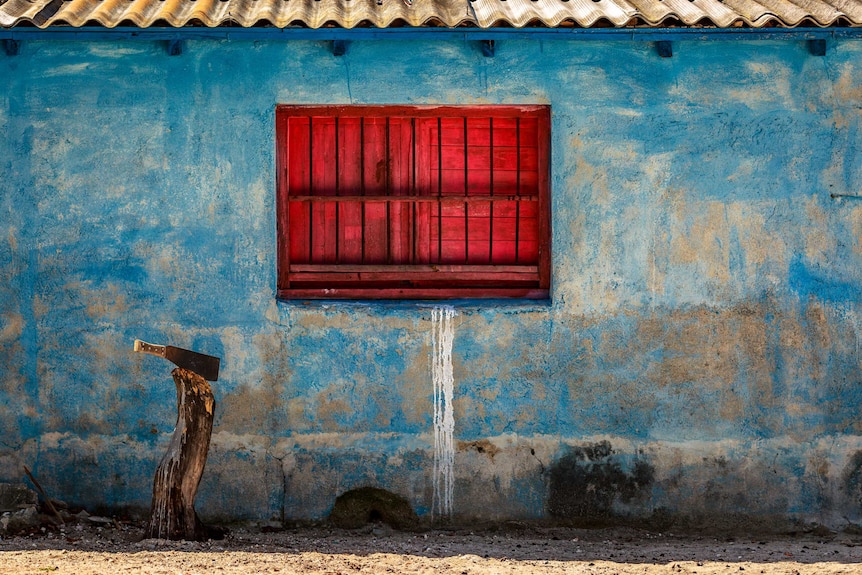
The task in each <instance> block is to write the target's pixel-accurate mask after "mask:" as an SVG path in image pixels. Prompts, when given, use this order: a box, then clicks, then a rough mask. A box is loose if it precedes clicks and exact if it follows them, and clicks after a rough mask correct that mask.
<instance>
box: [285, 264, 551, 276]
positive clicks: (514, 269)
mask: <svg viewBox="0 0 862 575" xmlns="http://www.w3.org/2000/svg"><path fill="white" fill-rule="evenodd" d="M290 271H291V273H312V272H314V273H324V272H346V273H399V274H414V273H423V274H425V273H436V274H454V273H465V274H466V273H480V272H481V273H486V272H487V273H490V274H492V275H493V274H501V273H509V274H534V275H535V274H537V273H539V268H538V267H537V266H494V265H480V266H471V265H443V264H440V265H415V266H407V265H389V266H387V265H368V266H365V265H349V264H334V265H326V264H322V265H315V264H291V266H290Z"/></svg>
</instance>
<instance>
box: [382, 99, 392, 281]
mask: <svg viewBox="0 0 862 575" xmlns="http://www.w3.org/2000/svg"><path fill="white" fill-rule="evenodd" d="M389 120H390V117H389V116H386V151H385V152H384V161H385V164H384V168H385V170H386V196H387V197H389V196H392V195H393V194H392V156H391V153H392V150H391V148H390V146H391V145H392V143H391V141H390V138H389ZM386 263H389V264H391V263H393V262H392V202H386Z"/></svg>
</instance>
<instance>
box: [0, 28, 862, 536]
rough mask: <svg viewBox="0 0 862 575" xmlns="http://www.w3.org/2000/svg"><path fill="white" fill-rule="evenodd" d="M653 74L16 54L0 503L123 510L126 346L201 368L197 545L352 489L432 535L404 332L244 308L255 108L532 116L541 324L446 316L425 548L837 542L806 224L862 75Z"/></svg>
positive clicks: (248, 297) (429, 415) (845, 65)
mask: <svg viewBox="0 0 862 575" xmlns="http://www.w3.org/2000/svg"><path fill="white" fill-rule="evenodd" d="M677 44H678V46H675V50H674V52H675V53H674V57H673V58H669V59H664V58H658V57H656V55H655V52H654V50H653V48H652V47H651V46H649V45H648V44H646V43H627V42H606V43H589V42H562V41H560V42H553V41H544V42H539V41H530V40H518V41H514V40H512V41H508V40H507V41H500V42H498V43H497V45H496V54H495V56H494V57H493V58H485V57H484V56H482V55H481V52H480V51H479V50H478V49H477V47H476V46H475V45H473V44H471V43H464V42H454V41H440V42H433V41H418V40H417V41H405V42H386V41H364V42H354V43H351V45H350V48H349V50H348V51H347V53H346V54H345V55H344V56H340V57H333V56H332V54H331V50H330V46H329V45H328V43H326V42H310V41H309V42H305V41H297V42H290V43H282V42H268V41H258V42H238V41H237V42H233V41H188V42H187V43H186V47H185V50H184V52H183V54H182V55H181V56H178V57H168V56H167V55H166V54H165V52H164V49H163V46H161V45H159V44H158V43H156V42H153V43H143V42H101V43H86V42H73V43H66V42H50V41H28V42H26V43H25V44H24V45H23V49H22V51H21V53H20V54H19V55H18V56H15V57H8V58H3V59H0V78H2V80H0V82H2V86H3V90H0V133H2V134H3V136H4V137H3V138H2V139H0V152H2V153H0V176H2V178H0V181H2V182H3V194H0V214H2V217H0V274H2V276H3V278H4V281H3V282H0V364H2V366H3V368H2V371H0V480H2V481H16V482H17V481H20V480H21V476H20V472H19V471H16V470H18V469H19V468H20V466H21V465H24V464H26V465H29V466H30V467H31V468H33V469H34V471H35V472H36V474H37V476H38V477H39V478H40V480H41V481H42V482H43V483H44V484H45V486H46V488H47V489H49V491H50V492H51V493H52V494H56V496H57V497H59V498H61V499H65V500H68V501H70V502H75V503H78V504H82V505H89V506H96V507H98V506H103V507H124V506H129V507H135V508H139V509H146V508H147V507H148V506H149V497H150V490H151V485H152V474H153V472H154V470H155V466H156V463H157V462H158V459H159V458H160V456H161V453H162V452H163V450H164V448H165V444H166V441H167V440H168V438H169V437H170V432H171V429H172V426H173V423H174V421H175V419H176V411H175V405H174V402H175V390H174V389H173V385H172V383H171V381H170V377H169V365H167V364H165V363H164V362H160V361H159V360H156V359H154V358H151V357H141V356H136V355H135V354H133V353H132V352H131V348H132V345H131V344H132V341H133V340H134V339H135V338H136V337H139V338H142V339H146V340H148V341H160V342H166V343H172V344H175V345H179V346H182V347H188V348H193V349H198V350H200V351H203V352H205V353H210V354H213V355H218V356H220V357H222V358H223V362H222V371H221V376H220V378H219V381H218V382H215V383H214V385H213V389H214V392H215V395H216V420H215V433H214V436H213V442H212V448H211V451H210V459H209V462H208V465H207V470H206V472H205V474H204V478H203V481H202V485H201V491H200V498H199V509H200V512H201V514H202V515H203V516H205V517H209V518H221V519H229V518H232V519H255V520H272V519H275V520H280V519H285V520H293V519H299V520H304V519H319V518H322V517H325V516H326V514H327V513H328V511H329V510H330V509H331V507H332V505H333V503H334V500H335V497H336V496H337V495H339V494H341V493H343V492H344V491H346V490H349V489H354V488H358V487H362V486H364V485H372V486H375V487H382V488H385V489H388V490H390V491H393V492H396V493H398V494H400V495H402V496H404V497H406V498H407V499H408V501H410V503H411V504H412V505H413V506H414V508H415V509H416V511H417V512H418V513H419V514H420V516H421V517H423V518H425V519H427V518H429V517H430V515H431V511H432V506H433V497H434V480H435V478H434V476H433V467H434V434H433V423H434V422H433V416H434V403H433V392H434V388H433V383H432V363H433V362H432V354H433V341H432V309H433V307H434V306H433V305H432V304H430V303H428V304H426V303H418V302H402V303H384V302H377V303H373V302H356V303H349V304H347V303H338V302H324V303H309V302H290V303H287V302H276V301H275V298H274V290H275V269H276V259H275V258H276V250H275V242H276V231H275V226H276V222H275V173H274V171H275V168H274V165H275V161H274V141H273V138H274V124H273V122H274V109H275V106H276V105H277V104H283V103H295V104H301V103H315V104H326V103H333V104H335V103H337V104H345V103H373V104H378V103H404V104H413V103H445V104H453V103H456V104H471V103H491V104H494V103H507V104H518V103H544V104H549V105H550V106H551V109H552V134H551V144H552V154H551V156H552V157H551V169H552V174H551V184H552V201H551V204H552V244H553V254H552V273H553V282H552V283H553V285H552V298H551V300H550V301H549V302H538V303H537V302H533V303H523V302H520V303H519V302H515V303H513V302H494V301H492V302H459V303H457V304H456V309H457V315H456V316H455V317H454V318H453V322H452V325H453V330H454V344H453V349H452V358H451V359H452V374H453V380H454V381H453V397H452V412H453V416H454V440H455V441H454V445H455V454H454V465H453V472H454V478H453V481H454V487H453V507H452V508H453V515H454V516H455V518H457V519H460V520H470V519H481V520H501V519H509V518H524V519H552V520H558V521H575V522H585V523H590V522H592V523H595V522H601V521H608V520H616V521H631V520H635V519H637V520H641V521H647V522H650V521H652V522H653V523H652V524H654V525H663V524H664V523H665V522H666V521H668V520H675V521H677V522H679V523H680V524H686V525H695V526H696V525H705V524H709V523H710V522H713V523H721V522H731V521H742V520H743V518H747V520H751V521H763V520H767V519H769V520H772V519H775V518H777V519H779V520H803V521H818V522H821V523H825V524H827V525H830V526H833V527H840V526H841V525H843V524H845V523H846V522H847V521H852V522H859V521H862V491H860V486H862V455H860V454H862V439H860V438H862V421H860V419H859V417H858V405H859V402H860V400H862V387H860V381H862V369H860V363H859V359H860V356H859V341H860V334H862V324H860V320H859V317H860V313H862V310H860V308H859V306H860V304H859V302H860V296H862V265H860V264H862V204H860V203H859V202H858V201H857V200H854V199H852V198H850V199H833V198H832V197H831V196H830V194H858V193H860V191H862V178H860V174H862V169H860V159H859V158H860V157H862V156H860V154H858V153H856V152H857V150H858V148H859V146H860V145H862V139H860V138H862V136H860V124H862V114H860V112H859V105H858V104H859V100H860V95H862V88H860V84H862V66H860V65H859V55H860V52H862V46H860V45H859V44H858V43H856V42H854V41H837V42H836V43H835V46H834V49H830V50H829V52H828V54H827V55H826V56H824V57H813V56H811V55H810V54H809V53H808V52H807V51H806V50H804V48H803V47H801V46H800V45H799V43H798V42H797V43H794V42H786V43H784V42H758V43H742V42H739V43H732V42H714V43H712V42H697V43H687V42H678V43H677ZM32 70H39V71H40V73H39V74H38V75H36V74H33V73H32ZM668 518H670V519H668Z"/></svg>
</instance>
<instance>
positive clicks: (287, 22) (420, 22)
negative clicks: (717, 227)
mask: <svg viewBox="0 0 862 575" xmlns="http://www.w3.org/2000/svg"><path fill="white" fill-rule="evenodd" d="M21 24H33V25H36V26H38V27H40V28H47V27H49V26H73V27H81V26H85V25H101V26H105V27H108V28H114V27H116V26H120V25H134V26H138V27H142V28H147V27H151V26H164V25H169V26H175V27H181V26H195V25H198V26H199V25H204V26H209V27H215V26H228V25H231V26H243V27H252V26H261V25H263V26H275V27H278V28H286V27H289V26H303V27H308V28H321V27H325V26H330V25H334V26H339V27H342V28H354V27H357V26H374V27H378V28H387V27H391V26H405V25H406V26H447V27H455V26H462V25H468V26H476V27H479V28H490V27H494V26H514V27H519V28H520V27H524V26H548V27H558V26H576V27H582V28H590V27H601V26H614V27H624V26H647V27H658V26H665V25H676V26H678V25H685V26H718V27H721V28H727V27H752V28H762V27H770V26H783V27H795V26H799V25H800V24H801V25H805V26H821V27H825V26H832V25H842V26H860V25H862V0H793V1H791V0H412V2H410V1H409V0H5V1H4V0H0V27H3V28H12V27H14V26H17V25H21Z"/></svg>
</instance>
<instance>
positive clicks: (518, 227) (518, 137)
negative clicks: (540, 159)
mask: <svg viewBox="0 0 862 575" xmlns="http://www.w3.org/2000/svg"><path fill="white" fill-rule="evenodd" d="M515 150H516V152H517V154H516V156H517V157H518V166H517V168H516V169H517V171H516V175H517V177H518V185H517V188H516V189H517V192H518V195H517V197H518V200H517V202H516V203H515V263H518V256H519V254H518V248H519V245H518V240H520V233H521V118H520V117H518V118H516V119H515Z"/></svg>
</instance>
